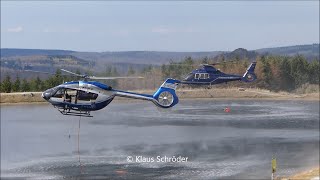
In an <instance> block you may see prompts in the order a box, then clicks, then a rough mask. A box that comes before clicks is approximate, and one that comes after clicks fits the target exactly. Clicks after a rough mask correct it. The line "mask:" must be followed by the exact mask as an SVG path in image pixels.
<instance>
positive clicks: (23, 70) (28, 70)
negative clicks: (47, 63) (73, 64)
mask: <svg viewBox="0 0 320 180" xmlns="http://www.w3.org/2000/svg"><path fill="white" fill-rule="evenodd" d="M22 71H26V72H34V73H43V74H51V75H55V73H50V72H44V71H33V70H22Z"/></svg>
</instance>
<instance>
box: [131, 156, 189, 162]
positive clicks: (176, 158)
mask: <svg viewBox="0 0 320 180" xmlns="http://www.w3.org/2000/svg"><path fill="white" fill-rule="evenodd" d="M127 161H128V162H129V163H186V162H188V157H184V156H154V157H153V156H152V157H150V156H148V157H147V156H127Z"/></svg>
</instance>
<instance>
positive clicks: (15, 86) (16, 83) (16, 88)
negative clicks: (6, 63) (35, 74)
mask: <svg viewBox="0 0 320 180" xmlns="http://www.w3.org/2000/svg"><path fill="white" fill-rule="evenodd" d="M20 84H21V83H20V77H19V76H17V77H16V80H15V81H14V83H13V85H12V91H13V92H19V91H20Z"/></svg>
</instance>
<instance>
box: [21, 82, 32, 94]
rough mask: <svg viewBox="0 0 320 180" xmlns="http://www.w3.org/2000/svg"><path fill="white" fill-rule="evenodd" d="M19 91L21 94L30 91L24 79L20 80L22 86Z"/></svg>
mask: <svg viewBox="0 0 320 180" xmlns="http://www.w3.org/2000/svg"><path fill="white" fill-rule="evenodd" d="M21 91H22V92H28V91H30V84H29V82H28V81H27V80H26V79H23V80H22V84H21Z"/></svg>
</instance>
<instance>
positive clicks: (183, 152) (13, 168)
mask: <svg viewBox="0 0 320 180" xmlns="http://www.w3.org/2000/svg"><path fill="white" fill-rule="evenodd" d="M225 107H230V108H231V112H229V113H226V112H224V110H223V109H224V108H225ZM92 114H93V115H94V117H93V118H81V130H80V144H79V148H80V155H81V156H80V157H81V167H80V164H79V159H78V136H77V135H78V134H77V133H78V121H79V117H72V116H62V115H61V114H60V113H59V112H57V111H56V110H55V109H54V108H52V107H51V106H49V105H17V106H3V107H1V176H2V177H7V178H9V179H10V178H19V177H21V178H28V177H29V178H32V179H35V178H38V179H43V178H45V179H60V178H84V179H85V178H87V177H91V178H92V177H94V178H97V179H99V178H102V179H103V178H111V179H126V178H136V179H230V178H233V179H241V178H242V179H248V178H251V179H257V178H260V179H261V178H270V171H271V169H270V166H271V165H270V162H271V158H272V157H276V158H277V161H278V168H279V169H278V175H287V174H291V173H294V172H297V171H300V170H303V169H304V168H308V167H313V166H318V165H319V164H318V160H319V144H318V141H319V102H312V101H262V100H259V101H253V100H237V101H231V100H182V101H181V102H180V104H179V105H177V106H176V107H174V108H172V109H169V110H163V109H158V108H157V107H155V106H153V104H152V103H149V102H143V101H142V102H131V103H112V104H111V105H109V106H108V107H107V108H105V109H103V110H101V111H97V112H93V113H92ZM69 135H70V136H69ZM128 156H132V157H135V156H143V157H146V158H152V157H153V158H156V157H157V156H168V157H172V156H175V157H178V156H184V157H188V162H184V163H173V162H171V163H162V162H151V163H150V162H145V163H142V162H128V161H127V157H128Z"/></svg>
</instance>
